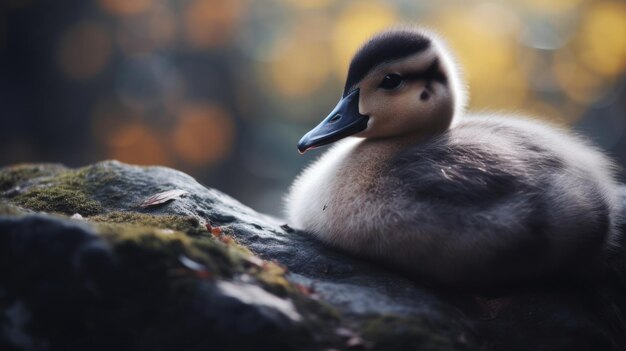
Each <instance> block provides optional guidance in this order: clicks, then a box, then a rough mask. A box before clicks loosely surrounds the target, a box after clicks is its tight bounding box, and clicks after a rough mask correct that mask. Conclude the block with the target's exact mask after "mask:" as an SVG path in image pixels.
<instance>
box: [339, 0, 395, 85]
mask: <svg viewBox="0 0 626 351" xmlns="http://www.w3.org/2000/svg"><path fill="white" fill-rule="evenodd" d="M396 20H397V15H396V13H395V11H394V9H393V8H392V7H391V6H389V5H388V4H386V3H383V2H380V3H378V2H369V1H367V2H366V1H359V2H353V3H351V4H350V5H349V6H347V7H346V8H344V9H343V10H342V11H341V13H340V14H339V16H338V18H337V19H336V20H335V26H334V28H333V31H332V34H331V41H332V51H333V58H334V66H335V71H336V73H337V75H338V76H339V77H341V78H345V76H346V72H347V71H348V65H349V64H350V59H351V58H352V55H354V53H355V52H356V51H357V50H358V48H359V47H360V46H361V45H362V44H363V42H365V41H366V40H367V39H368V38H370V37H371V36H372V35H374V34H376V33H377V32H378V31H380V30H382V29H385V28H387V27H391V26H393V25H394V24H396Z"/></svg>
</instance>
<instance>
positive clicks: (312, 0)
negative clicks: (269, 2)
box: [283, 0, 333, 9]
mask: <svg viewBox="0 0 626 351" xmlns="http://www.w3.org/2000/svg"><path fill="white" fill-rule="evenodd" d="M283 2H284V3H285V4H287V5H292V6H296V7H299V8H303V9H319V8H324V7H327V6H328V5H330V4H332V2H333V1H332V0H283Z"/></svg>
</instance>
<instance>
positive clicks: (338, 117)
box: [328, 113, 341, 123]
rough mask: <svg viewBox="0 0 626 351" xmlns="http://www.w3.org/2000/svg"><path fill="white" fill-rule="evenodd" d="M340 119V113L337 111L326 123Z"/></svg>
mask: <svg viewBox="0 0 626 351" xmlns="http://www.w3.org/2000/svg"><path fill="white" fill-rule="evenodd" d="M340 119H341V115H340V114H339V113H338V114H336V115H334V116H333V117H332V118H331V119H329V120H328V123H335V122H337V121H338V120H340Z"/></svg>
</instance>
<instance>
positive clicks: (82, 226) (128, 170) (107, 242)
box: [0, 161, 626, 350]
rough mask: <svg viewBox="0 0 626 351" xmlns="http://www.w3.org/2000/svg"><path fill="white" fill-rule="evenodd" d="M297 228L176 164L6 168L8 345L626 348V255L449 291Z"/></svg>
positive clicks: (4, 322)
mask: <svg viewBox="0 0 626 351" xmlns="http://www.w3.org/2000/svg"><path fill="white" fill-rule="evenodd" d="M169 190H181V191H179V192H177V193H175V194H174V195H175V196H172V198H171V199H169V201H166V202H163V203H159V204H153V205H149V206H146V203H145V200H146V199H149V198H150V197H151V196H153V195H155V194H159V193H162V192H165V191H169ZM170 194H172V193H170ZM625 194H626V192H625ZM625 199H626V196H625ZM69 217H71V218H69ZM283 224H284V223H281V222H280V221H277V220H276V219H274V218H270V217H267V216H264V215H261V214H259V213H256V212H254V211H253V210H251V209H249V208H248V207H246V206H244V205H242V204H240V203H239V202H237V201H235V200H233V199H232V198H230V197H228V196H226V195H224V194H223V193H220V192H219V191H216V190H214V189H210V188H206V187H204V186H202V185H200V184H198V183H197V182H196V181H195V180H194V179H193V178H191V177H189V176H188V175H185V174H183V173H181V172H178V171H175V170H172V169H168V168H163V167H137V166H131V165H126V164H122V163H119V162H115V161H107V162H102V163H98V164H95V165H92V166H88V167H84V168H80V169H67V168H65V167H63V166H60V165H50V164H39V165H18V166H11V167H7V168H4V169H1V170H0V350H100V349H102V350H111V349H118V350H126V349H127V350H144V349H146V350H148V349H150V350H172V349H177V350H200V349H203V350H204V349H218V350H219V349H229V350H233V349H245V350H247V349H272V350H331V349H335V350H341V349H356V350H358V349H361V350H412V349H419V350H621V349H624V347H625V345H626V343H625V340H624V338H625V335H626V333H625V331H626V326H625V322H624V315H623V314H624V312H626V298H625V297H624V292H626V284H625V283H624V282H625V280H624V275H623V274H622V272H623V270H622V267H625V266H626V265H624V262H625V261H626V260H625V259H624V255H621V254H619V253H618V254H617V255H616V258H615V260H614V262H612V263H611V264H612V267H611V269H607V270H606V272H605V273H606V274H605V276H603V277H601V278H598V280H597V281H594V282H593V283H580V284H576V283H573V282H568V283H564V282H551V283H550V284H547V283H546V284H540V285H538V286H533V287H524V288H521V287H517V288H508V289H504V290H499V291H493V290H488V291H450V290H444V289H441V288H436V287H429V286H426V285H424V284H421V283H420V282H419V281H414V280H410V279H408V278H406V277H403V276H402V275H399V274H397V273H394V272H391V271H387V270H385V269H384V268H382V267H380V266H379V265H376V264H373V263H369V262H364V261H361V260H359V259H357V258H354V257H351V256H348V255H345V254H343V253H341V252H337V251H334V250H332V249H329V248H327V247H325V246H324V245H322V244H320V243H319V242H317V241H315V240H314V239H312V238H311V237H309V236H307V235H306V234H305V233H300V232H297V231H293V230H291V229H290V228H289V227H288V226H284V225H283Z"/></svg>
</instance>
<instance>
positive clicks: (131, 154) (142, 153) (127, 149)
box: [108, 122, 172, 165]
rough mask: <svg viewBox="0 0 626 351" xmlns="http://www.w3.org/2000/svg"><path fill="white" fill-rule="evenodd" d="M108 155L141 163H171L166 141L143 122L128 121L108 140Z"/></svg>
mask: <svg viewBox="0 0 626 351" xmlns="http://www.w3.org/2000/svg"><path fill="white" fill-rule="evenodd" d="M108 145H109V148H108V156H109V157H111V158H114V159H117V160H120V161H122V162H128V163H134V164H140V165H171V164H172V163H171V160H170V158H169V157H168V155H167V152H166V148H165V147H164V142H163V140H161V139H160V138H159V137H158V136H157V135H156V134H155V133H154V132H153V131H151V130H150V129H149V128H148V127H147V126H146V125H144V124H143V123H141V122H131V123H128V124H126V125H124V126H122V127H121V128H119V129H118V130H117V131H115V132H114V133H113V134H112V135H111V137H110V139H109V140H108Z"/></svg>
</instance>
